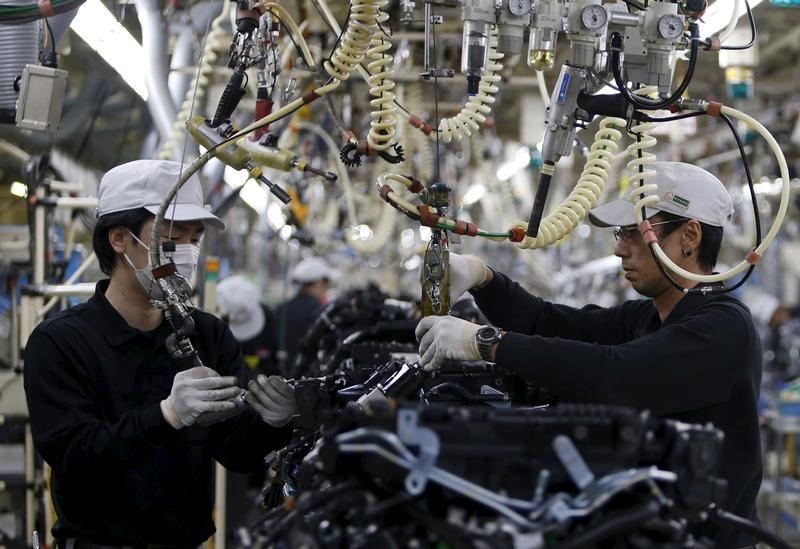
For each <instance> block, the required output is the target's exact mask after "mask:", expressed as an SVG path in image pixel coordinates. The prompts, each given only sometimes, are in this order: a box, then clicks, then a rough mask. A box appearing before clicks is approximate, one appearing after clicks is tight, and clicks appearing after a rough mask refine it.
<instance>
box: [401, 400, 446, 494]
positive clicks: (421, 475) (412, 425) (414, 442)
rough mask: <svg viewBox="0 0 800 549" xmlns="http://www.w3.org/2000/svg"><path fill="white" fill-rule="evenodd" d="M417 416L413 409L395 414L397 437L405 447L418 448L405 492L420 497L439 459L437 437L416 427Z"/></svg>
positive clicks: (431, 432)
mask: <svg viewBox="0 0 800 549" xmlns="http://www.w3.org/2000/svg"><path fill="white" fill-rule="evenodd" d="M418 421H419V414H418V413H417V411H416V410H413V409H403V410H400V411H399V412H398V413H397V436H398V438H399V439H400V441H401V442H403V444H406V445H407V446H418V447H419V454H418V456H417V461H416V463H415V464H414V466H413V467H412V468H411V471H410V472H409V473H408V475H407V476H406V480H405V487H406V491H407V492H408V493H409V494H411V495H412V496H418V495H420V494H421V493H422V492H423V490H425V485H426V484H427V483H428V474H429V473H430V471H431V469H433V466H434V464H435V463H436V458H438V457H439V448H440V444H439V437H438V436H437V435H436V433H435V432H434V431H432V430H431V429H427V428H425V427H420V426H419V425H418Z"/></svg>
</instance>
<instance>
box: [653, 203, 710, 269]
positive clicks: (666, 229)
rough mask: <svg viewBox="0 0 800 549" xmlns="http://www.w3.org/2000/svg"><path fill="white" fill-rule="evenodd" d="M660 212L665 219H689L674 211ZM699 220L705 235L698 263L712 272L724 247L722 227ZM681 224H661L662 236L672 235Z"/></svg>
mask: <svg viewBox="0 0 800 549" xmlns="http://www.w3.org/2000/svg"><path fill="white" fill-rule="evenodd" d="M658 213H659V214H660V216H661V218H662V219H663V220H664V221H689V218H688V217H684V216H681V215H677V214H674V213H670V212H664V211H660V212H658ZM697 222H698V223H700V229H701V230H702V231H703V236H702V237H701V238H700V248H699V249H698V250H697V264H698V265H700V268H701V269H703V270H705V271H708V272H711V271H713V270H714V267H715V266H716V265H717V256H718V255H719V250H720V248H721V247H722V227H716V226H714V225H709V224H708V223H703V222H702V221H700V220H699V219H698V220H697ZM681 225H682V223H669V224H666V225H661V226H659V228H660V229H661V238H665V237H667V236H669V235H671V234H672V233H674V232H675V231H676V230H678V227H680V226H681Z"/></svg>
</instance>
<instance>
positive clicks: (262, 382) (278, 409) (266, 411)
mask: <svg viewBox="0 0 800 549" xmlns="http://www.w3.org/2000/svg"><path fill="white" fill-rule="evenodd" d="M247 387H248V389H249V391H247V394H246V395H245V397H244V398H245V400H246V401H247V403H248V404H249V405H250V407H251V408H253V410H255V411H256V412H257V413H258V415H260V416H261V419H262V420H264V423H267V424H269V425H272V426H273V427H283V426H284V425H286V424H287V423H289V421H290V420H291V419H292V418H293V417H294V416H296V415H297V401H296V400H295V398H294V387H292V386H291V385H289V384H288V383H286V380H285V379H283V378H282V377H280V376H269V377H267V376H265V375H264V374H259V376H258V377H257V378H256V379H255V381H251V382H250V383H249V384H248V386H247Z"/></svg>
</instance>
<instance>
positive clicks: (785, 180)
mask: <svg viewBox="0 0 800 549" xmlns="http://www.w3.org/2000/svg"><path fill="white" fill-rule="evenodd" d="M709 105H711V104H706V105H704V108H705V110H708V107H709ZM714 105H715V106H716V107H717V108H719V109H720V111H719V112H720V113H722V114H725V115H728V116H732V117H733V118H736V119H738V120H741V121H742V122H744V123H745V124H747V125H748V126H750V127H751V128H752V129H754V130H756V131H757V132H758V133H759V134H760V135H761V137H763V138H764V141H766V142H767V144H768V145H769V147H770V149H772V152H773V154H774V155H775V159H776V160H777V161H778V167H779V168H780V172H781V182H782V187H781V202H780V205H779V206H778V212H777V213H776V214H775V219H774V220H773V222H772V226H771V227H770V229H769V232H767V234H766V236H764V240H763V241H762V242H761V244H759V246H758V247H757V248H755V249H754V250H752V251H751V252H750V253H749V254H748V255H747V256H746V257H745V259H743V260H742V261H741V262H740V263H739V264H737V265H736V266H734V267H733V268H731V269H730V270H728V271H726V272H724V273H718V274H712V275H701V274H697V273H692V272H689V271H687V270H686V269H683V268H681V267H679V266H678V265H676V264H675V262H674V261H672V260H671V259H670V258H669V257H668V256H667V254H666V253H664V250H662V249H661V246H659V245H658V242H654V243H653V244H652V247H653V250H654V252H655V254H656V255H657V256H658V259H659V261H661V262H662V264H663V265H664V267H665V268H667V269H669V270H670V271H672V272H673V273H675V274H678V275H680V276H682V277H684V278H687V279H689V280H694V281H696V282H719V281H721V280H727V279H728V278H731V277H732V276H736V275H737V274H739V273H741V272H742V271H744V270H745V269H747V268H749V267H750V265H753V264H756V263H758V261H759V259H760V258H761V256H763V255H764V252H765V251H766V249H767V248H768V247H769V245H770V244H772V241H773V240H774V239H775V236H776V235H777V234H778V230H780V226H781V223H783V219H784V218H785V217H786V210H787V209H788V207H789V191H790V181H789V168H788V166H787V165H786V157H785V156H784V155H783V151H781V148H780V145H779V144H778V142H777V141H776V140H775V138H774V137H773V136H772V134H771V133H769V130H767V128H765V127H764V126H763V125H762V124H761V123H760V122H759V121H758V120H756V119H755V118H753V117H751V116H749V115H747V114H745V113H743V112H741V111H738V110H736V109H734V108H732V107H727V106H725V105H719V104H714ZM651 187H654V185H652V186H651ZM658 200H659V198H658V196H654V195H646V196H643V197H642V198H641V199H640V200H639V201H638V202H637V203H636V205H634V208H635V210H634V213H635V215H636V220H637V221H639V222H641V221H643V219H642V210H641V209H642V207H643V206H646V205H648V204H653V203H655V202H658Z"/></svg>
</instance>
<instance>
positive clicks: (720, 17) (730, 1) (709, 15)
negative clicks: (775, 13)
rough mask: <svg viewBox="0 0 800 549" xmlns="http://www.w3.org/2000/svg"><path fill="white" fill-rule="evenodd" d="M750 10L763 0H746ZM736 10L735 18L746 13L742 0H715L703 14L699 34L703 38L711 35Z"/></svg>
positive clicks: (726, 22)
mask: <svg viewBox="0 0 800 549" xmlns="http://www.w3.org/2000/svg"><path fill="white" fill-rule="evenodd" d="M748 2H749V3H750V9H751V10H752V9H753V8H755V7H756V6H757V5H759V4H760V3H761V2H763V0H748ZM733 10H736V19H739V18H740V17H742V16H743V15H746V14H747V8H745V5H744V0H738V1H737V0H717V1H716V2H714V3H713V4H711V5H710V6H708V9H707V10H706V12H705V14H703V21H701V22H700V36H701V37H703V38H705V37H708V36H713V35H715V34H717V33H718V32H719V31H721V30H722V29H724V28H725V27H727V26H728V24H729V23H730V22H731V18H732V17H733V15H734V11H733Z"/></svg>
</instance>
